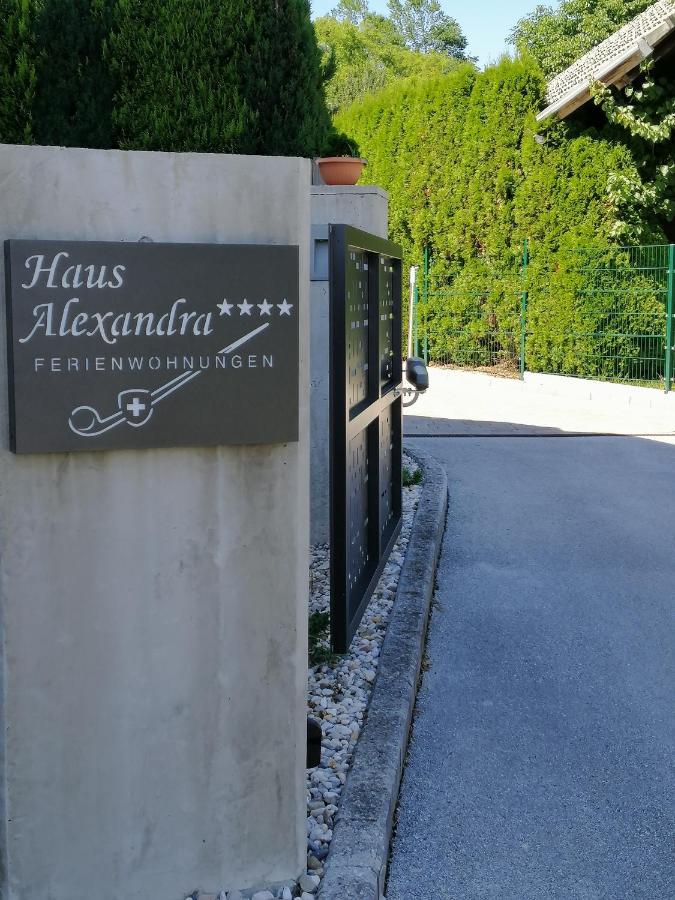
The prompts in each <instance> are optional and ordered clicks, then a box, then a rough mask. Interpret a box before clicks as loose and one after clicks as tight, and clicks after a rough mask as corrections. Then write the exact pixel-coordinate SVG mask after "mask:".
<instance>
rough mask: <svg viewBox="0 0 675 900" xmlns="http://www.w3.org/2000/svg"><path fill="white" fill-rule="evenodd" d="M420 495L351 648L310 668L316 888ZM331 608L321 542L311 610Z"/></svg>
mask: <svg viewBox="0 0 675 900" xmlns="http://www.w3.org/2000/svg"><path fill="white" fill-rule="evenodd" d="M403 466H404V468H405V469H407V470H408V471H409V472H411V473H415V472H417V470H418V468H419V467H418V465H417V463H416V462H415V461H414V460H413V459H412V458H411V457H408V456H406V455H405V454H404V457H403ZM420 493H421V487H420V486H419V485H414V486H411V487H407V488H404V489H403V524H402V528H401V533H400V535H399V538H398V540H397V541H396V544H395V545H394V549H393V551H392V553H391V556H390V558H389V560H388V562H387V564H386V566H385V569H384V571H383V573H382V576H381V577H380V580H379V582H378V585H377V588H376V589H375V591H374V593H373V596H372V598H371V601H370V603H369V604H368V607H367V609H366V612H365V614H364V616H363V619H362V621H361V624H360V626H359V628H358V631H357V632H356V634H355V636H354V639H353V640H352V643H351V647H350V649H349V652H348V653H347V654H346V655H344V656H340V657H335V658H334V659H333V660H331V661H330V663H326V664H323V665H317V666H314V667H310V669H309V678H308V713H309V715H310V716H312V717H313V718H314V719H317V720H318V721H319V722H320V723H321V727H322V731H323V740H322V748H321V765H320V766H317V767H316V768H314V769H308V770H307V873H308V875H310V876H312V875H314V876H318V877H317V879H316V882H315V883H316V887H314V891H316V890H317V889H318V886H319V884H320V879H321V876H322V875H323V867H324V861H325V859H326V857H327V856H328V852H329V848H330V842H331V840H332V837H333V822H334V819H335V815H336V813H337V811H338V806H339V803H340V795H341V792H342V787H343V785H344V784H345V782H346V780H347V772H348V771H349V765H350V761H351V758H352V755H353V753H354V748H355V747H356V742H357V741H358V739H359V734H360V733H361V728H362V727H363V723H364V720H365V716H366V713H367V709H368V703H369V700H370V694H371V691H372V686H373V682H374V681H375V677H376V674H377V665H378V660H379V656H380V650H381V647H382V642H383V640H384V635H385V632H386V630H387V623H388V621H389V615H390V613H391V609H392V607H393V605H394V599H395V597H396V589H397V585H398V577H399V574H400V571H401V567H402V565H403V560H404V558H405V552H406V548H407V546H408V539H409V536H410V530H411V527H412V522H413V518H414V516H415V510H416V509H417V503H418V501H419V497H420ZM329 607H330V584H329V548H328V546H327V545H325V544H320V545H317V546H315V547H313V548H312V560H311V565H310V599H309V612H310V615H311V614H312V613H325V612H328V610H329ZM326 649H327V645H326Z"/></svg>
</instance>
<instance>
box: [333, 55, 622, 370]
mask: <svg viewBox="0 0 675 900" xmlns="http://www.w3.org/2000/svg"><path fill="white" fill-rule="evenodd" d="M544 92H545V81H544V79H543V77H542V75H541V72H540V70H539V68H538V66H537V65H536V63H535V62H534V61H533V60H525V59H520V60H509V59H505V60H503V61H502V62H500V63H499V64H498V65H495V66H491V67H489V68H488V69H486V70H485V72H483V73H477V72H476V71H475V70H474V69H473V68H472V67H471V66H468V65H464V66H462V67H461V68H460V69H459V70H458V71H456V72H454V73H452V74H450V75H448V76H445V77H441V78H436V79H431V80H428V81H424V82H421V81H407V82H403V83H401V84H399V85H396V86H393V87H391V88H388V89H387V90H385V91H383V92H381V93H380V94H378V95H377V96H375V97H371V98H368V99H366V100H365V101H364V102H363V103H359V104H356V105H354V106H352V107H350V108H349V109H347V110H345V111H344V112H341V113H340V114H338V116H337V117H336V126H337V127H339V128H341V129H342V130H343V131H345V132H346V133H347V134H350V135H353V136H354V138H355V139H356V140H357V141H358V142H359V145H360V147H361V151H362V153H363V154H364V156H366V157H367V159H368V161H369V170H368V179H369V181H373V182H375V183H377V184H381V185H382V186H383V187H384V188H386V189H387V190H388V191H389V194H390V230H391V234H392V238H393V239H394V240H397V241H399V242H400V243H402V244H403V246H404V250H405V255H406V257H407V260H408V261H409V262H410V263H413V262H415V263H417V262H419V260H420V259H421V258H422V253H423V247H424V246H425V245H429V246H430V247H431V253H432V260H433V266H432V272H433V276H434V285H435V289H434V292H433V294H432V297H431V299H430V301H429V304H428V307H427V308H426V309H425V308H424V304H423V303H422V304H420V313H421V316H422V318H423V319H425V320H426V322H427V326H428V334H429V340H430V344H431V346H432V349H433V350H434V351H435V352H436V353H437V354H438V355H450V356H452V357H454V358H457V357H458V356H459V357H461V356H462V354H465V356H466V355H467V354H469V352H471V353H472V354H473V358H472V360H471V361H472V362H473V364H476V365H487V364H491V363H493V362H494V361H495V360H508V359H511V360H513V359H515V358H516V357H517V345H518V334H519V316H520V297H521V292H522V290H523V289H524V284H523V281H522V276H521V274H520V271H521V258H522V253H523V243H524V240H525V239H526V238H529V239H530V240H531V242H532V246H533V247H535V248H536V259H535V261H534V262H533V263H532V265H531V266H530V270H529V272H530V274H529V277H530V278H531V279H532V280H533V283H534V281H537V283H539V284H541V283H542V281H545V283H546V285H547V290H546V291H543V292H541V301H540V307H539V309H538V311H537V312H536V313H534V312H533V319H532V322H533V325H535V326H536V329H538V331H539V340H536V339H533V340H532V341H531V342H530V343H529V345H528V365H529V367H530V368H532V369H536V368H539V367H541V366H545V365H546V366H549V368H548V370H549V371H551V370H552V369H551V368H550V366H551V365H556V366H558V367H560V366H563V365H566V362H565V359H563V355H564V347H565V346H566V343H565V330H566V329H567V328H569V327H571V325H572V324H573V319H574V316H578V309H579V307H578V304H577V303H576V301H575V297H576V291H575V283H574V281H573V280H570V277H569V276H568V274H566V273H565V271H564V267H562V268H560V270H558V269H557V268H556V265H557V264H556V260H559V259H562V257H563V256H564V255H565V254H568V253H570V252H571V251H572V250H574V249H575V248H578V247H586V246H588V247H597V246H605V245H606V244H607V243H608V242H611V240H612V236H613V233H614V228H615V225H616V222H617V221H618V220H619V219H620V218H621V215H622V214H623V209H622V208H620V207H619V205H618V204H616V203H615V202H614V201H612V199H611V197H610V196H609V194H608V183H609V180H610V177H611V176H612V175H615V176H621V177H626V178H635V177H637V167H636V164H635V161H634V160H633V158H632V156H631V153H630V151H629V149H628V148H627V147H626V146H625V144H623V143H622V142H621V141H618V140H610V139H608V138H607V137H605V136H603V135H601V134H600V133H598V132H592V131H588V130H583V129H581V128H578V129H576V130H575V129H572V128H571V127H570V126H567V125H564V124H561V123H557V124H553V125H551V126H549V128H548V129H547V132H546V139H545V142H544V144H543V145H542V144H540V143H538V142H537V140H536V138H535V135H536V134H537V124H536V121H535V113H536V111H537V110H538V109H539V108H540V105H541V102H542V100H543V97H544ZM587 312H588V315H589V316H591V318H592V317H593V316H594V315H598V314H599V311H598V309H597V308H595V309H593V308H590V309H589V310H587ZM476 348H478V352H476ZM553 370H554V371H555V370H556V369H553Z"/></svg>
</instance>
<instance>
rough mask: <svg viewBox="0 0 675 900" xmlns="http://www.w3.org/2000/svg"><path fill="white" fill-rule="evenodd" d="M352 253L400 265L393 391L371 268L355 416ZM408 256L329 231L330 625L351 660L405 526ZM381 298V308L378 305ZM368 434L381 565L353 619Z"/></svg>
mask: <svg viewBox="0 0 675 900" xmlns="http://www.w3.org/2000/svg"><path fill="white" fill-rule="evenodd" d="M350 247H356V248H357V249H359V250H362V251H364V252H365V253H370V254H375V255H377V257H378V260H379V257H380V256H386V257H388V258H390V259H392V260H393V261H394V263H395V265H394V270H393V279H392V294H393V301H394V318H393V322H394V325H393V334H392V348H393V354H394V355H393V372H392V378H391V379H390V382H389V384H388V385H386V386H385V388H384V389H383V388H382V386H381V383H380V367H379V364H378V363H379V354H380V346H379V344H380V305H379V271H380V266H379V261H378V265H377V266H369V267H368V296H369V304H368V307H369V308H368V337H369V341H368V390H367V397H366V400H365V401H364V402H363V403H362V404H360V406H359V407H357V411H356V413H355V414H351V409H350V404H349V399H348V396H347V385H348V379H347V371H346V370H347V365H346V358H347V336H346V332H347V329H346V297H345V292H346V283H345V282H346V278H345V275H346V266H347V262H348V254H349V249H350ZM402 256H403V253H402V250H401V248H400V247H399V246H398V245H397V244H394V243H392V242H391V241H388V240H385V239H384V238H380V237H376V236H375V235H372V234H368V233H367V232H365V231H361V230H359V229H358V228H354V227H352V226H350V225H330V226H329V272H330V275H329V278H330V509H331V522H330V541H331V544H330V622H331V646H332V649H333V651H334V652H335V653H346V652H347V650H348V649H349V645H350V643H351V640H352V638H353V636H354V634H355V632H356V630H357V628H358V626H359V624H360V622H361V618H362V617H363V613H364V611H365V609H366V606H367V605H368V601H369V600H370V598H371V596H372V594H373V591H374V590H375V587H376V586H377V582H378V580H379V578H380V575H381V574H382V571H383V569H384V567H385V565H386V563H387V560H388V558H389V554H390V553H391V550H392V548H393V546H394V544H395V542H396V539H397V537H398V535H399V532H400V530H401V524H402V448H403V423H402V413H401V410H402V404H401V396H400V392H399V390H398V389H399V387H400V384H401V380H402V377H403V365H402V353H401V341H402V319H401V317H402V266H403V262H402ZM371 298H375V299H376V300H377V302H373V300H372V299H371ZM390 408H391V409H392V413H393V414H394V416H393V422H392V429H393V438H394V445H395V448H394V453H393V454H392V458H393V464H392V483H393V499H394V504H393V505H394V521H393V523H392V525H391V527H390V528H389V529H388V531H387V533H386V534H385V535H383V534H382V528H381V523H380V448H379V434H380V430H379V421H380V416H381V415H382V414H383V413H384V412H386V411H387V410H388V409H390ZM366 429H368V432H367V441H368V545H369V556H370V558H371V559H372V560H375V562H374V564H373V565H372V566H371V567H369V570H368V572H367V574H366V576H365V577H366V578H367V583H366V584H365V585H364V590H363V593H362V594H361V597H360V600H359V602H358V606H357V608H356V609H355V610H354V612H353V614H352V615H350V612H349V600H350V595H349V590H348V582H349V578H348V562H349V555H348V547H349V534H348V531H347V529H348V527H349V491H348V484H347V474H348V454H349V444H350V441H351V440H352V439H353V438H354V437H356V436H357V435H358V434H360V433H361V432H363V431H365V430H366Z"/></svg>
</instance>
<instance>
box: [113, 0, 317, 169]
mask: <svg viewBox="0 0 675 900" xmlns="http://www.w3.org/2000/svg"><path fill="white" fill-rule="evenodd" d="M110 43H111V62H112V67H113V73H114V76H115V78H116V79H117V84H118V87H117V93H116V96H115V101H114V112H113V121H114V127H115V130H116V134H117V139H118V141H119V144H120V146H122V147H124V148H129V149H147V150H183V151H202V152H206V151H210V152H230V153H271V154H298V155H300V154H301V155H305V156H309V155H313V154H315V153H318V152H319V150H320V147H321V144H322V142H323V140H324V139H325V135H326V133H327V131H328V126H329V121H328V113H327V111H326V107H325V103H324V99H323V88H322V83H321V73H320V53H319V50H318V47H317V44H316V38H315V36H314V31H313V28H312V24H311V21H310V11H309V3H308V0H247V2H244V0H237V2H230V3H223V2H222V0H197V2H195V0H119V5H118V14H117V21H116V24H115V29H114V33H113V35H112V37H111V42H110Z"/></svg>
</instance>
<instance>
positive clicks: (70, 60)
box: [34, 0, 114, 148]
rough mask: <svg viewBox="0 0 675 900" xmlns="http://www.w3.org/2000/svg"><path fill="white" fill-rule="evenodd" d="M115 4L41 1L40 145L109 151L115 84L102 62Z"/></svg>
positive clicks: (38, 66) (38, 45)
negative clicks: (93, 148)
mask: <svg viewBox="0 0 675 900" xmlns="http://www.w3.org/2000/svg"><path fill="white" fill-rule="evenodd" d="M113 6H114V0H42V9H41V10H40V11H39V13H38V15H37V16H36V18H35V51H36V74H37V88H36V95H35V113H34V123H35V124H34V130H35V139H36V141H37V142H38V143H39V144H57V145H62V146H66V147H103V148H109V147H112V146H113V144H112V94H113V80H112V76H111V73H110V67H109V63H108V61H107V59H105V49H106V42H107V40H108V37H109V33H110V28H111V23H112V12H113Z"/></svg>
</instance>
